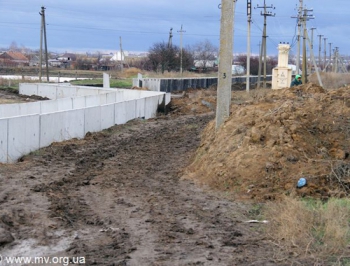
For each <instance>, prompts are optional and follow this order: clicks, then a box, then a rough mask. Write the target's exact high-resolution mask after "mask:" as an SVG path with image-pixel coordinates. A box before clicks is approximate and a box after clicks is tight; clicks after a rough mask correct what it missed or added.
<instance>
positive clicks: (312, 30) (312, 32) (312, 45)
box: [310, 27, 316, 73]
mask: <svg viewBox="0 0 350 266" xmlns="http://www.w3.org/2000/svg"><path fill="white" fill-rule="evenodd" d="M315 29H316V28H314V27H312V28H311V29H310V30H311V49H312V51H313V50H314V30H315ZM311 71H312V64H310V73H311Z"/></svg>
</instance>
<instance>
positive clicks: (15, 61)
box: [0, 51, 29, 67]
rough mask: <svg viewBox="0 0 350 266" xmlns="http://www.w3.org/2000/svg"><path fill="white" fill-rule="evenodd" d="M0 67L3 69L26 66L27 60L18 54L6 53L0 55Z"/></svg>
mask: <svg viewBox="0 0 350 266" xmlns="http://www.w3.org/2000/svg"><path fill="white" fill-rule="evenodd" d="M0 65H1V66H5V67H22V66H28V65H29V59H28V58H27V57H26V56H25V55H24V54H22V53H20V52H14V51H7V52H3V53H1V54H0Z"/></svg>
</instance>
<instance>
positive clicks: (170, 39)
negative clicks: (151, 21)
mask: <svg viewBox="0 0 350 266" xmlns="http://www.w3.org/2000/svg"><path fill="white" fill-rule="evenodd" d="M172 46H173V28H170V32H169V40H168V48H171V47H172Z"/></svg>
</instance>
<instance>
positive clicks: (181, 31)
mask: <svg viewBox="0 0 350 266" xmlns="http://www.w3.org/2000/svg"><path fill="white" fill-rule="evenodd" d="M177 32H180V74H181V76H182V33H184V32H186V31H184V30H182V25H181V30H179V31H177ZM204 67H205V66H204Z"/></svg>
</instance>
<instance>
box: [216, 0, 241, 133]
mask: <svg viewBox="0 0 350 266" xmlns="http://www.w3.org/2000/svg"><path fill="white" fill-rule="evenodd" d="M236 1H237V0H221V22H220V51H219V70H218V88H217V104H216V129H218V128H219V127H220V126H221V125H222V124H223V123H224V122H225V119H226V118H228V117H229V116H230V103H231V87H232V57H233V21H234V10H235V6H236Z"/></svg>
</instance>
